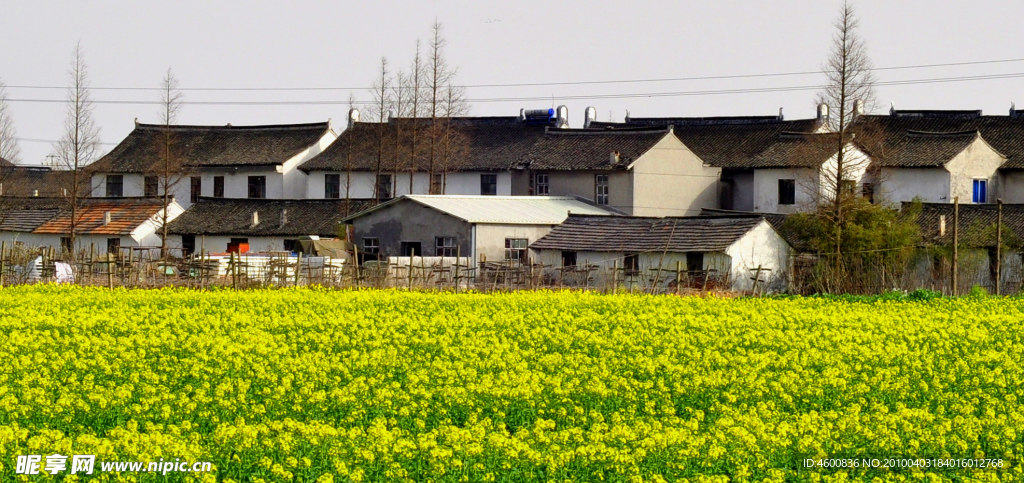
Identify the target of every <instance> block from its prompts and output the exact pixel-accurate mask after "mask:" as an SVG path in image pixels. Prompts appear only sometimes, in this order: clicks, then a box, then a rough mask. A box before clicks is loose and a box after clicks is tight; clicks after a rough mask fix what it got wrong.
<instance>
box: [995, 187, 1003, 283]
mask: <svg viewBox="0 0 1024 483" xmlns="http://www.w3.org/2000/svg"><path fill="white" fill-rule="evenodd" d="M1002 265H1003V199H1002V198H999V199H997V200H996V295H1002V293H1003V292H1002V288H1003V287H1002V278H1003V277H1002V275H1003V274H1002V268H1003V267H1002Z"/></svg>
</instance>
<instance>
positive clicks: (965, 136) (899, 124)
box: [854, 109, 1024, 204]
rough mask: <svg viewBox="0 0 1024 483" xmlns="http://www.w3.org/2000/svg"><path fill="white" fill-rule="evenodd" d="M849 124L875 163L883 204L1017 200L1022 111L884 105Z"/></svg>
mask: <svg viewBox="0 0 1024 483" xmlns="http://www.w3.org/2000/svg"><path fill="white" fill-rule="evenodd" d="M854 127H855V129H856V130H858V131H859V132H863V133H864V134H865V135H863V136H860V137H861V138H863V139H864V141H863V143H864V144H865V148H866V149H867V150H868V151H869V152H870V153H871V155H872V157H873V158H875V159H876V160H877V163H878V165H879V166H880V180H879V196H880V197H881V198H882V199H883V200H885V201H886V202H887V203H891V204H898V203H900V202H904V201H911V200H913V199H914V198H915V197H917V198H920V199H921V200H922V201H926V202H937V203H952V202H953V198H954V197H959V199H960V203H965V204H970V203H995V201H996V199H997V198H1002V199H1003V200H1004V201H1005V202H1007V203H1021V202H1024V112H1019V111H1015V110H1013V109H1011V111H1010V114H1009V115H1008V116H985V115H982V111H980V110H974V111H934V110H926V111H906V110H896V109H892V110H890V112H889V114H888V115H867V116H863V117H862V118H860V119H859V120H858V123H857V125H855V126H854Z"/></svg>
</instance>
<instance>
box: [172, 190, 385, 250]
mask: <svg viewBox="0 0 1024 483" xmlns="http://www.w3.org/2000/svg"><path fill="white" fill-rule="evenodd" d="M370 206H373V203H372V202H371V200H352V199H350V200H304V199H298V200H270V199H232V198H211V197H203V198H200V199H199V200H198V201H197V202H196V203H193V204H192V206H191V207H189V209H188V210H186V211H185V212H184V213H182V214H181V216H179V217H177V218H176V219H175V220H174V222H172V223H171V224H170V225H169V226H168V232H169V233H170V235H171V236H170V237H169V242H170V247H171V249H172V250H173V251H174V253H175V254H179V255H185V256H187V255H190V254H193V253H200V252H203V253H227V252H243V253H244V252H250V253H267V252H282V251H287V252H294V251H296V250H297V249H298V245H297V243H298V240H300V239H302V238H307V237H319V238H337V237H338V235H339V233H340V226H341V225H340V222H341V220H342V218H344V217H345V216H346V212H348V213H356V212H358V211H363V210H365V209H367V208H369V207H370Z"/></svg>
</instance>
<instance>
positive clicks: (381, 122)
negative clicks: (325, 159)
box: [370, 57, 392, 203]
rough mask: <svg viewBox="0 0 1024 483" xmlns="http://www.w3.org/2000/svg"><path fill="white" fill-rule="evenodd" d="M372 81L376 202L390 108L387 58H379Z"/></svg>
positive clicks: (379, 195)
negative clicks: (377, 67)
mask: <svg viewBox="0 0 1024 483" xmlns="http://www.w3.org/2000/svg"><path fill="white" fill-rule="evenodd" d="M377 74H378V76H377V78H376V80H374V81H373V89H372V90H371V91H370V93H371V94H373V104H372V105H371V107H370V114H371V115H372V118H373V119H375V120H376V121H377V160H376V164H375V166H374V176H373V198H374V199H375V200H377V202H378V203H379V202H381V201H382V200H383V193H381V189H380V187H381V186H380V175H381V174H382V173H383V168H384V144H385V137H386V136H385V134H384V132H385V130H386V129H385V123H386V122H387V121H388V110H389V109H390V107H391V103H392V99H391V94H392V93H391V72H390V71H388V58H387V57H381V58H380V70H379V71H378V72H377Z"/></svg>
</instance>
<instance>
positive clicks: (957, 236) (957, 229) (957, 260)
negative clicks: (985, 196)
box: [950, 196, 960, 297]
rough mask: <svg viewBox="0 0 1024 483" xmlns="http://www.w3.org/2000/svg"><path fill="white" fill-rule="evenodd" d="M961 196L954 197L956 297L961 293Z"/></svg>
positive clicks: (954, 292)
mask: <svg viewBox="0 0 1024 483" xmlns="http://www.w3.org/2000/svg"><path fill="white" fill-rule="evenodd" d="M959 269H960V197H959V196H957V197H954V198H953V267H952V270H950V271H951V272H952V281H951V286H952V294H951V295H953V296H954V297H956V296H957V295H958V294H959V293H960V290H959V286H958V285H959V280H957V279H958V278H959V277H958V275H959V272H960V270H959Z"/></svg>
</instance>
